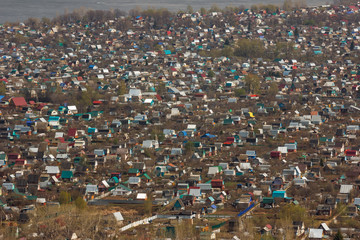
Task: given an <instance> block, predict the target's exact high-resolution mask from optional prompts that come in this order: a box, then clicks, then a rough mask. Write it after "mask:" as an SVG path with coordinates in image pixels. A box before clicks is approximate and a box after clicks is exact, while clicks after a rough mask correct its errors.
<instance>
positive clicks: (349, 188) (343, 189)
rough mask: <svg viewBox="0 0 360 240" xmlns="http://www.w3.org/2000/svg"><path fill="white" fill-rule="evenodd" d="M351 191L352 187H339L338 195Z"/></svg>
mask: <svg viewBox="0 0 360 240" xmlns="http://www.w3.org/2000/svg"><path fill="white" fill-rule="evenodd" d="M352 189H353V185H341V187H340V193H347V194H348V193H350V192H351V190H352Z"/></svg>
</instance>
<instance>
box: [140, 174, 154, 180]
mask: <svg viewBox="0 0 360 240" xmlns="http://www.w3.org/2000/svg"><path fill="white" fill-rule="evenodd" d="M140 177H145V178H146V179H148V180H151V177H149V175H148V174H147V173H143V174H141V176H140Z"/></svg>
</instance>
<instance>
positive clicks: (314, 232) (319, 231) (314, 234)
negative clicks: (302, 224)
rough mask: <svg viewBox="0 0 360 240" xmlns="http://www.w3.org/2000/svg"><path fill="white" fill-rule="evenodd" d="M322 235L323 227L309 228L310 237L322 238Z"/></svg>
mask: <svg viewBox="0 0 360 240" xmlns="http://www.w3.org/2000/svg"><path fill="white" fill-rule="evenodd" d="M322 237H323V229H315V228H310V230H309V238H319V239H322Z"/></svg>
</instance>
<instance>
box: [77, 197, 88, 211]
mask: <svg viewBox="0 0 360 240" xmlns="http://www.w3.org/2000/svg"><path fill="white" fill-rule="evenodd" d="M75 206H76V208H77V209H80V210H83V209H85V208H86V207H87V203H86V201H85V200H84V199H83V198H82V197H77V198H76V200H75Z"/></svg>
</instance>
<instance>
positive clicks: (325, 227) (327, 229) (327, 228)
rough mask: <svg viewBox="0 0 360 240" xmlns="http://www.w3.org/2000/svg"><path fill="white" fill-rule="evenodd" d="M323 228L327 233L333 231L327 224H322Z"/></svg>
mask: <svg viewBox="0 0 360 240" xmlns="http://www.w3.org/2000/svg"><path fill="white" fill-rule="evenodd" d="M321 227H322V228H323V229H324V230H325V231H330V230H331V229H330V228H329V227H328V225H327V224H326V223H322V224H321Z"/></svg>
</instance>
